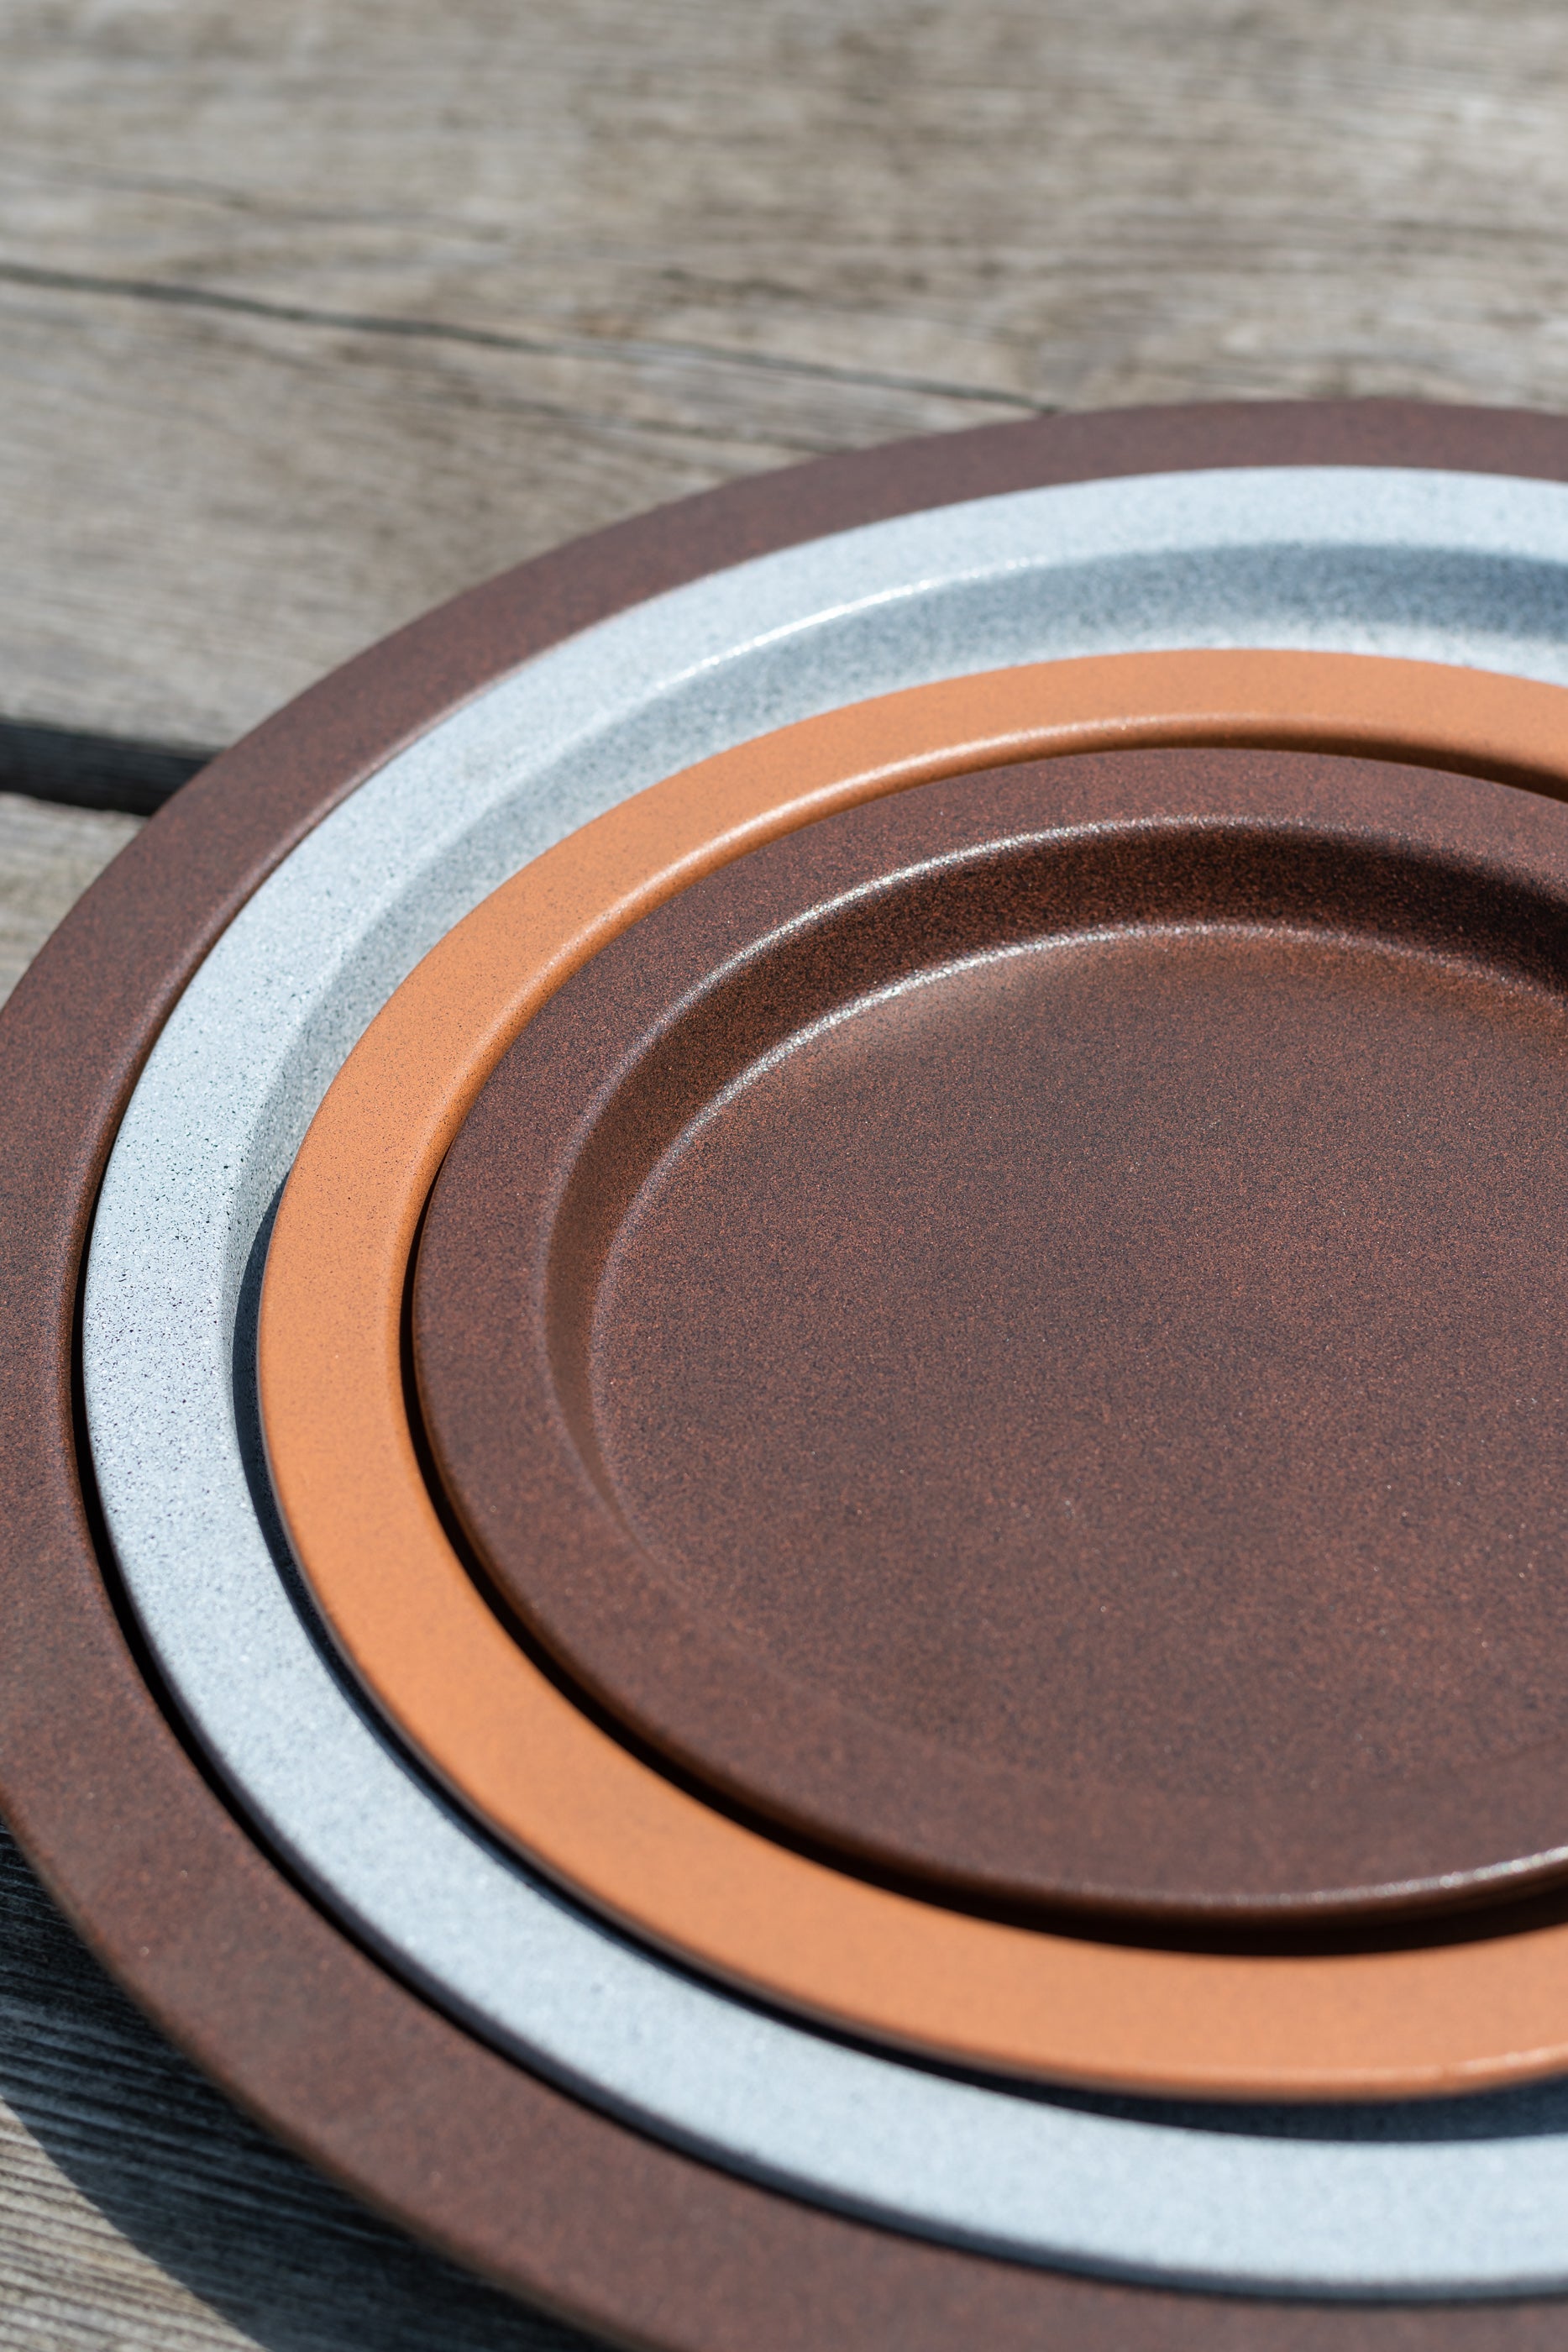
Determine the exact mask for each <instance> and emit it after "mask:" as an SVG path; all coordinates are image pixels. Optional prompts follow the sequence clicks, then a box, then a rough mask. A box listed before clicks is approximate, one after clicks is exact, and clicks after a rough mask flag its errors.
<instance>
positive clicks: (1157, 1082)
mask: <svg viewBox="0 0 1568 2352" xmlns="http://www.w3.org/2000/svg"><path fill="white" fill-rule="evenodd" d="M1565 1112H1568V1016H1565V1013H1564V1008H1563V1003H1562V1002H1561V1001H1560V1000H1559V999H1558V998H1557V997H1556V996H1555V995H1553V994H1552V993H1551V992H1548V991H1547V990H1544V989H1540V988H1535V987H1530V986H1523V985H1519V984H1515V983H1513V982H1511V981H1510V980H1508V979H1507V978H1505V977H1504V976H1502V975H1501V974H1500V973H1498V972H1495V971H1490V970H1489V969H1487V968H1486V967H1484V966H1480V965H1477V964H1469V965H1467V964H1464V963H1459V962H1455V961H1446V960H1444V959H1442V958H1440V957H1437V956H1428V955H1424V954H1422V953H1420V952H1418V951H1416V950H1410V949H1408V948H1405V949H1395V948H1389V947H1386V946H1382V945H1379V944H1377V943H1375V942H1373V941H1368V940H1356V939H1355V938H1354V936H1351V937H1334V936H1332V935H1327V934H1325V933H1323V932H1322V931H1316V932H1314V931H1312V930H1309V929H1295V930H1289V929H1278V928H1261V927H1260V928H1254V929H1248V928H1244V927H1227V926H1224V925H1219V926H1213V927H1208V928H1203V927H1187V928H1183V927H1179V926H1176V927H1171V928H1167V929H1153V930H1150V929H1129V930H1126V931H1123V932H1120V933H1117V932H1114V931H1113V932H1111V933H1110V934H1109V935H1102V936H1100V937H1097V938H1093V939H1091V940H1082V941H1077V942H1074V941H1071V940H1069V941H1066V942H1058V943H1053V944H1045V945H1034V946H1031V947H1028V948H1025V949H1022V950H1019V951H1016V952H1012V953H1009V954H1005V955H997V956H991V957H987V958H981V959H979V960H977V961H967V962H964V963H960V964H958V965H956V966H954V967H950V968H948V969H946V970H939V971H936V972H935V973H927V974H923V975H921V976H920V977H919V978H918V979H917V980H916V981H915V982H906V983H904V984H903V985H901V986H900V987H898V988H897V989H896V990H895V991H894V992H890V993H883V994H880V995H878V994H875V993H873V994H872V995H870V996H869V997H867V998H864V999H862V1000H861V1001H860V1002H858V1003H851V1004H849V1005H846V1006H843V1007H841V1008H839V1009H838V1011H837V1012H836V1013H835V1014H834V1015H833V1016H832V1017H831V1019H830V1020H829V1021H827V1022H826V1023H824V1024H818V1025H815V1026H810V1027H808V1028H807V1029H806V1030H805V1031H804V1032H803V1033H801V1034H797V1035H795V1036H794V1037H792V1038H791V1039H789V1042H788V1043H787V1045H785V1046H784V1047H783V1048H782V1049H781V1050H779V1051H776V1052H775V1053H774V1054H773V1055H770V1056H768V1058H767V1059H766V1060H765V1061H764V1062H763V1063H761V1064H760V1065H759V1066H755V1067H754V1068H753V1069H752V1070H751V1071H750V1072H749V1073H748V1074H747V1076H745V1077H744V1078H743V1079H741V1080H740V1081H739V1082H737V1083H735V1084H733V1085H732V1086H731V1087H728V1088H727V1090H726V1092H725V1093H724V1094H723V1095H722V1097H720V1098H719V1099H718V1101H717V1103H716V1105H714V1106H712V1107H710V1108H708V1109H706V1111H705V1113H704V1114H703V1115H702V1116H701V1117H700V1118H698V1119H696V1120H695V1121H694V1122H693V1123H692V1124H691V1125H690V1126H688V1127H687V1129H685V1132H684V1133H683V1134H682V1135H681V1136H680V1138H679V1139H678V1140H677V1141H676V1142H675V1144H674V1147H673V1148H672V1149H670V1150H666V1151H665V1152H664V1155H663V1156H662V1158H661V1159H660V1160H658V1162H657V1164H656V1166H655V1167H654V1169H653V1171H652V1172H651V1174H650V1176H649V1178H648V1180H647V1181H645V1182H644V1183H643V1186H642V1187H641V1189H640V1191H639V1192H637V1194H636V1196H635V1199H634V1202H633V1203H632V1207H631V1210H630V1213H628V1214H627V1215H626V1216H624V1217H623V1218H622V1221H621V1223H620V1224H619V1227H618V1230H617V1233H616V1235H615V1239H614V1241H613V1244H612V1249H611V1251H610V1254H609V1256H608V1259H607V1261H606V1263H605V1265H604V1268H603V1272H602V1276H601V1280H600V1283H599V1286H598V1290H597V1305H596V1311H595V1316H594V1322H593V1329H592V1335H591V1346H590V1349H589V1360H590V1362H591V1368H592V1390H591V1395H592V1407H591V1410H592V1418H593V1422H594V1424H595V1428H596V1433H597V1438H598V1445H599V1451H600V1456H601V1464H602V1468H603V1473H604V1475H606V1477H607V1478H608V1481H609V1484H610V1486H611V1488H612V1492H613V1496H614V1497H615V1500H616V1502H617V1504H618V1505H619V1508H620V1511H621V1513H622V1516H623V1517H624V1519H625V1520H626V1522H627V1523H628V1524H629V1526H630V1528H632V1530H633V1531H634V1533H635V1535H636V1537H637V1538H639V1539H640V1541H641V1544H642V1545H643V1547H644V1548H645V1549H646V1550H647V1551H648V1552H649V1553H650V1554H651V1555H653V1558H654V1559H657V1561H658V1562H659V1564H660V1566H661V1569H662V1571H663V1573H664V1577H665V1578H666V1579H667V1580H669V1582H670V1583H671V1584H672V1585H673V1586H674V1588H675V1589H676V1590H677V1591H679V1592H680V1593H681V1594H682V1595H683V1597H684V1598H685V1600H686V1601H688V1602H689V1603H690V1605H691V1607H692V1609H693V1611H694V1612H695V1613H696V1614H697V1615H698V1616H699V1617H700V1618H701V1619H702V1620H703V1621H704V1622H706V1623H707V1624H709V1625H710V1626H717V1627H722V1628H724V1629H726V1631H727V1633H733V1634H734V1635H735V1636H736V1637H737V1639H738V1640H739V1641H740V1642H741V1643H743V1644H744V1645H745V1646H746V1647H747V1649H751V1650H758V1651H760V1652H762V1653H763V1654H766V1655H767V1656H768V1659H769V1660H770V1661H771V1662H772V1663H773V1664H775V1665H776V1666H777V1667H778V1668H779V1669H780V1670H781V1671H782V1672H783V1673H784V1674H786V1675H788V1676H789V1677H790V1678H791V1679H799V1680H800V1681H802V1682H804V1683H808V1684H810V1685H811V1686H812V1687H813V1688H815V1689H816V1690H817V1691H819V1692H823V1693H831V1694H834V1695H837V1696H840V1697H841V1698H842V1699H843V1700H845V1701H846V1702H848V1703H849V1704H850V1705H851V1706H852V1707H853V1708H854V1709H855V1710H857V1711H858V1712H862V1713H867V1714H870V1715H872V1716H873V1717H878V1718H881V1719H883V1720H885V1721H887V1722H888V1723H890V1724H891V1725H893V1726H894V1727H897V1728H898V1729H899V1730H900V1731H901V1732H903V1733H904V1734H906V1735H907V1734H913V1735H915V1737H917V1738H927V1739H929V1740H931V1741H933V1742H935V1743H937V1744H939V1745H940V1746H941V1747H943V1748H954V1747H955V1746H956V1747H957V1748H963V1749H967V1750H969V1751H970V1752H972V1753H973V1754H974V1755H976V1756H977V1757H983V1758H985V1759H988V1760H992V1761H995V1760H1005V1761H1006V1762H1008V1763H1009V1764H1014V1765H1018V1766H1021V1767H1024V1768H1026V1769H1031V1770H1035V1771H1040V1772H1042V1773H1044V1774H1046V1775H1047V1776H1048V1777H1050V1778H1055V1777H1056V1776H1057V1775H1058V1774H1059V1773H1060V1774H1066V1775H1068V1776H1069V1777H1071V1779H1072V1780H1079V1781H1082V1780H1085V1779H1087V1780H1090V1781H1094V1782H1103V1783H1110V1784H1113V1785H1114V1784H1125V1785H1133V1784H1136V1785H1138V1786H1141V1787H1144V1788H1148V1787H1154V1788H1156V1789H1158V1790H1163V1791H1166V1792H1168V1793H1169V1794H1170V1795H1171V1796H1172V1797H1175V1798H1177V1799H1180V1798H1182V1797H1183V1796H1186V1795H1189V1794H1190V1795H1191V1796H1193V1797H1198V1796H1202V1797H1204V1798H1208V1797H1212V1796H1214V1795H1228V1796H1231V1797H1234V1798H1237V1799H1240V1800H1243V1801H1245V1800H1247V1799H1248V1798H1249V1797H1254V1796H1255V1797H1257V1798H1258V1799H1259V1800H1260V1801H1261V1802H1262V1803H1263V1805H1264V1806H1265V1808H1267V1807H1268V1806H1269V1805H1270V1802H1271V1801H1272V1799H1273V1797H1274V1796H1275V1795H1278V1797H1279V1798H1281V1800H1283V1801H1286V1802H1287V1805H1288V1803H1289V1800H1290V1792H1292V1791H1293V1792H1295V1796H1296V1798H1297V1799H1298V1800H1299V1798H1300V1796H1301V1793H1302V1792H1303V1791H1304V1790H1308V1789H1313V1788H1317V1789H1323V1790H1329V1789H1332V1788H1335V1787H1339V1786H1343V1784H1344V1783H1345V1782H1346V1781H1347V1780H1364V1779H1365V1778H1366V1776H1368V1775H1369V1774H1370V1775H1375V1776H1386V1775H1400V1776H1404V1775H1416V1776H1417V1777H1419V1776H1422V1775H1424V1774H1426V1773H1427V1772H1428V1771H1431V1770H1441V1771H1443V1772H1453V1771H1456V1770H1457V1771H1460V1772H1462V1771H1464V1770H1465V1769H1467V1768H1469V1767H1471V1766H1473V1765H1476V1764H1478V1763H1481V1762H1484V1761H1486V1760H1489V1759H1494V1758H1497V1757H1499V1756H1500V1755H1502V1754H1506V1753H1509V1752H1513V1751H1517V1750H1519V1749H1520V1748H1527V1747H1529V1746H1531V1745H1533V1744H1534V1743H1536V1742H1538V1741H1541V1740H1543V1739H1547V1738H1557V1737H1560V1736H1561V1735H1562V1734H1563V1731H1564V1730H1565V1729H1568V1681H1565V1680H1564V1677H1563V1674H1562V1671H1561V1669H1562V1665H1563V1660H1564V1658H1565V1657H1568V1482H1565V1481H1564V1479H1563V1475H1562V1465H1563V1461H1564V1458H1565V1448H1564V1437H1565V1435H1568V1386H1565V1384H1564V1382H1563V1339H1562V1334H1563V1332H1564V1330H1568V1258H1565V1255H1564V1248H1563V1235H1564V1231H1565V1218H1564V1209H1565V1207H1568V1202H1565V1199H1564V1173H1565V1163H1564V1158H1563V1132H1564V1114H1565Z"/></svg>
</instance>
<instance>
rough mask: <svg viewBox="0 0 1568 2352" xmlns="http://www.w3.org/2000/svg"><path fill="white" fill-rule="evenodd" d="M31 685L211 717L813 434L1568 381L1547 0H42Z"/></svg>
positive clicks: (11, 126)
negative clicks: (437, 0) (723, 3)
mask: <svg viewBox="0 0 1568 2352" xmlns="http://www.w3.org/2000/svg"><path fill="white" fill-rule="evenodd" d="M0 48H3V55H0V150H3V153H4V159H5V161H4V180H3V184H0V414H3V415H4V419H5V432H4V434H3V435H0V506H3V507H4V509H5V512H6V515H7V530H8V539H9V561H8V562H7V564H6V566H5V577H4V580H3V582H0V707H3V708H4V709H6V710H7V711H9V712H11V713H13V714H14V715H20V716H23V717H27V718H33V719H53V720H56V721H58V722H60V723H64V724H69V725H77V726H83V727H91V728H97V729H102V730H107V731H111V732H121V733H130V734H135V735H142V736H147V737H150V738H152V739H153V740H168V741H183V742H189V743H194V744H207V743H213V742H218V741H222V740H226V739H227V738H228V737H229V736H231V735H232V734H233V733H235V731H236V730H238V729H240V728H241V727H243V726H244V725H246V724H248V723H249V722H250V721H251V720H252V719H255V718H256V717H257V716H259V715H260V713H261V712H262V711H263V710H264V709H267V707H268V706H270V705H271V704H273V703H275V702H276V701H277V700H278V699H279V698H281V697H282V696H284V695H286V694H287V693H289V692H291V691H293V690H294V689H295V688H298V686H300V685H301V684H303V683H304V682H305V681H306V680H307V679H308V677H310V676H312V675H314V674H315V673H317V672H318V671H319V670H320V669H321V668H323V667H326V666H327V665H328V664H329V663H330V662H332V661H335V660H337V659H339V658H340V656H343V655H344V654H346V653H347V652H349V651H350V649H352V647H354V646H357V645H359V644H361V643H362V642H364V641H366V640H368V639H370V638H371V637H373V636H375V635H380V634H381V633H382V631H383V630H384V629H386V628H387V627H388V626H390V625H392V624H393V623H394V622H396V621H398V620H400V619H402V618H404V617H406V616H407V615H408V614H412V613H413V612H414V611H416V610H418V609H420V608H422V607H423V606H424V605H425V604H429V603H430V602H432V601H434V599H435V598H436V597H438V596H440V595H442V594H444V593H447V592H449V591H451V590H453V589H455V588H456V587H458V586H460V585H462V584H464V583H466V582H468V581H470V580H472V579H474V578H476V576H478V575H480V574H481V573H483V572H486V571H488V570H491V569H493V568H495V567H497V566H498V565H500V564H501V563H503V562H508V561H513V560H516V559H517V557H519V556H521V555H524V554H527V553H528V552H530V551H533V550H536V549H538V548H539V547H541V546H544V545H547V544H549V543H551V542H553V541H557V540H559V539H560V538H562V537H565V536H567V535H569V534H570V533H571V532H574V531H577V530H584V529H586V528H588V527H590V526H591V525H592V524H595V523H598V522H601V521H604V520H609V519H611V518H612V517H613V516H616V515H619V514H623V513H626V512H628V511H631V510H632V509H636V508H639V507H642V506H645V505H647V504H649V503H651V502H652V501H653V500H655V499H661V498H667V497H670V496H673V495H675V494H677V493H678V492H680V491H683V490H685V489H688V488H693V487H695V485H697V484H699V483H705V482H709V481H713V480H716V479H719V478H724V477H725V476H727V475H732V474H735V473H737V472H739V471H742V470H744V469H746V468H747V467H755V466H759V465H768V464H772V463H775V462H777V461H779V459H781V458H783V457H787V456H789V455H791V454H793V453H796V452H799V451H802V450H809V449H816V448H823V447H830V446H844V445H847V444H850V443H855V442H866V441H873V440H876V439H880V438H883V437H886V436H890V435H893V434H895V433H900V432H910V431H916V430H921V429H925V428H936V427H939V426H944V425H957V424H960V423H963V422H967V421H971V420H977V419H980V418H986V417H993V416H999V415H1008V414H1012V413H1023V412H1024V411H1026V410H1027V409H1029V408H1030V407H1034V406H1040V405H1046V406H1049V405H1052V404H1074V405H1076V404H1092V403H1103V402H1112V401H1128V400H1138V399H1151V398H1152V399H1168V398H1176V397H1184V396H1187V395H1191V394H1219V393H1226V394H1229V393H1241V394H1249V393H1253V394H1262V393H1281V392H1311V393H1323V392H1342V391H1357V392H1368V393H1378V392H1385V393H1387V392H1396V391H1398V392H1406V391H1416V392H1425V393H1430V394H1437V395H1439V396H1442V395H1449V396H1461V397H1472V398H1482V399H1500V400H1522V401H1527V402H1537V403H1543V404H1554V403H1555V404H1562V403H1563V402H1564V401H1565V400H1568V300H1565V299H1564V298H1565V294H1568V254H1565V251H1564V247H1563V240H1562V236H1561V229H1560V224H1561V221H1562V219H1563V214H1564V208H1565V200H1568V139H1565V138H1564V136H1563V123H1564V97H1565V93H1568V52H1565V49H1564V44H1563V39H1562V19H1561V13H1560V11H1559V10H1558V9H1557V8H1556V7H1554V6H1553V5H1552V4H1551V0H1509V5H1503V6H1500V7H1499V8H1496V9H1493V10H1490V11H1485V12H1483V11H1480V10H1478V9H1476V8H1474V7H1473V6H1471V5H1469V0H1327V5H1323V6H1322V7H1319V8H1316V9H1312V10H1308V11H1303V10H1302V9H1301V8H1300V6H1299V5H1297V4H1296V0H1249V5H1240V0H1188V5H1184V6H1182V7H1180V8H1171V7H1168V6H1164V5H1155V0H1049V5H1040V0H979V4H978V5H974V6H971V7H967V8H964V9H957V8H943V7H938V6H934V5H915V6H911V5H907V0H794V5H758V6H752V7H744V8H743V7H714V6H711V5H698V4H697V0H656V5H639V0H533V5H530V6H529V7H528V9H527V10H522V11H519V10H518V9H517V8H516V7H515V6H513V5H510V0H454V5H449V6H447V7H444V8H442V9H439V10H432V9H430V8H428V7H426V6H424V5H420V0H275V5H271V6H269V7H267V8H266V9H262V10H244V9H236V8H235V7H234V6H233V5H232V0H185V5H181V6H178V7H175V6H172V5H152V0H147V4H146V5H133V0H116V5H86V0H14V5H12V6H11V7H10V8H9V9H8V10H7V11H6V15H5V30H4V36H3V42H0Z"/></svg>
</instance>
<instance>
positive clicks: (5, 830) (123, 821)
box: [0, 793, 139, 1003]
mask: <svg viewBox="0 0 1568 2352" xmlns="http://www.w3.org/2000/svg"><path fill="white" fill-rule="evenodd" d="M138 823H139V821H138V819H137V818H135V817H133V816H115V815H110V814H107V813H106V812H103V811H100V810H96V809H77V808H53V807H50V806H49V805H47V803H44V802H41V801H33V800H24V799H23V798H22V797H21V795H20V794H19V793H0V1003H4V1002H5V998H6V997H7V996H9V995H10V993H11V991H12V990H13V989H14V988H15V987H16V982H18V981H19V980H20V979H21V977H22V974H23V972H24V971H26V968H27V966H28V964H29V963H31V961H32V960H33V958H34V957H35V956H36V955H37V952H38V950H39V949H40V948H41V947H42V946H43V944H44V941H45V940H47V938H48V936H49V933H50V932H51V931H52V930H53V929H54V928H55V925H56V924H57V922H58V921H59V919H60V918H61V917H62V915H64V914H65V913H66V912H67V911H68V908H71V907H72V906H73V905H74V904H75V902H76V900H77V899H78V898H80V896H81V894H82V892H83V891H84V890H85V889H86V888H87V886H88V884H89V882H91V881H92V880H94V878H95V877H97V876H98V875H99V874H100V873H101V872H102V870H103V868H104V867H105V866H107V865H108V864H109V861H110V858H111V857H112V856H114V855H115V853H116V852H117V851H118V850H120V849H122V848H123V847H124V846H125V844H126V843H127V842H128V841H129V840H130V838H131V835H132V834H133V833H135V832H136V831H137V830H138Z"/></svg>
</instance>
